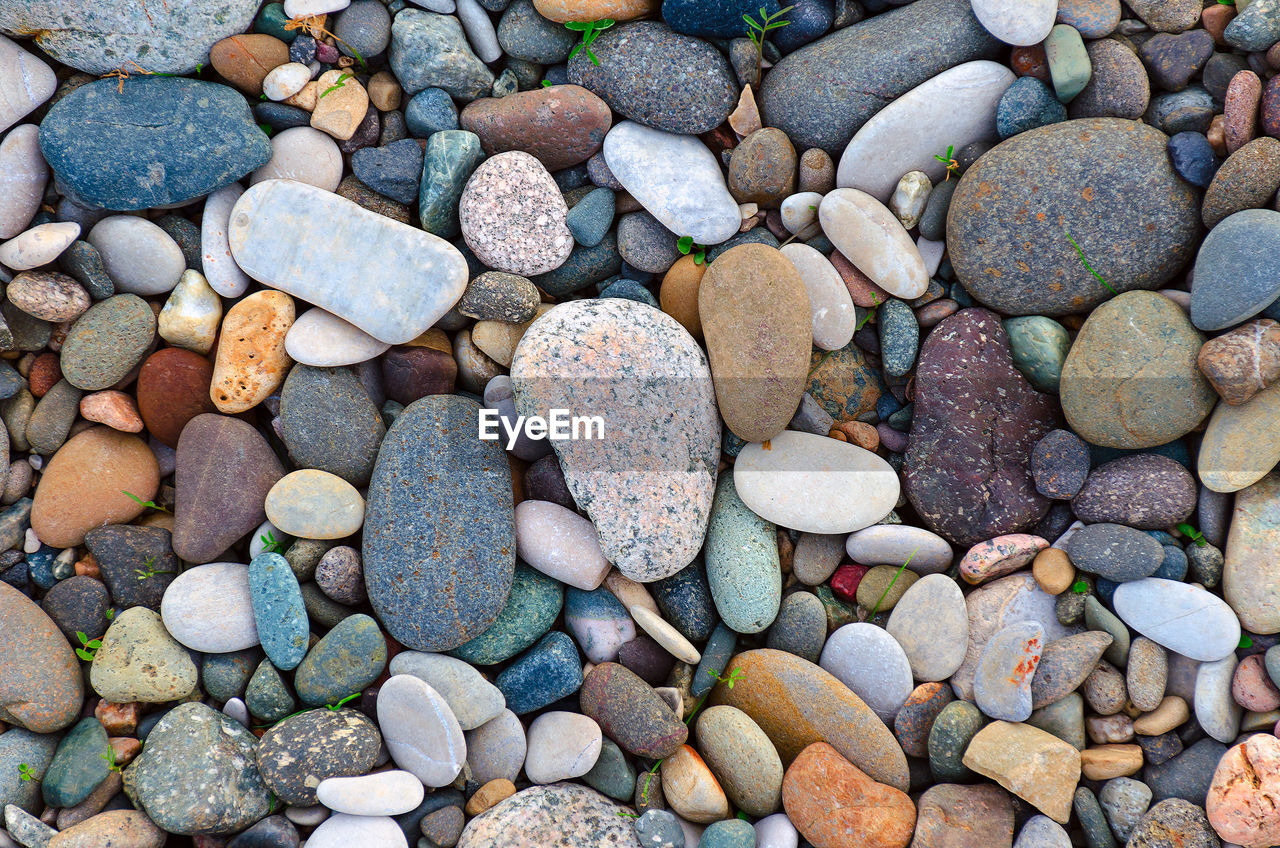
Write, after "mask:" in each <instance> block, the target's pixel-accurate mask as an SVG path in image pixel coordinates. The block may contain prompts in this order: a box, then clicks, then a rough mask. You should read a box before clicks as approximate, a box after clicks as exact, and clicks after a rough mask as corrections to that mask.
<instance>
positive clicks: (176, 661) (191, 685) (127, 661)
mask: <svg viewBox="0 0 1280 848" xmlns="http://www.w3.org/2000/svg"><path fill="white" fill-rule="evenodd" d="M95 654H96V656H95V657H94V661H93V664H92V666H90V669H89V683H90V685H91V686H92V687H93V690H94V691H95V692H97V693H98V694H99V695H101V696H102V697H103V698H105V699H106V700H108V701H111V702H112V703H117V704H127V703H134V702H140V703H145V704H162V703H166V702H169V701H179V700H182V699H183V698H185V697H187V696H188V695H190V694H191V692H192V691H193V690H194V689H195V688H196V667H195V664H194V663H193V662H192V661H191V657H190V656H189V655H188V653H187V651H186V649H185V648H184V647H183V646H182V645H181V644H179V643H178V642H177V641H176V640H175V639H174V638H173V637H172V636H171V635H170V634H169V632H168V630H166V629H165V627H164V624H163V622H162V621H161V618H160V616H159V615H157V614H156V613H154V612H152V611H151V610H149V609H147V608H145V607H131V608H129V609H126V610H124V611H123V612H121V613H119V614H118V615H117V616H116V617H115V618H114V619H113V620H112V622H111V626H110V627H109V628H108V629H107V632H106V634H105V635H103V636H102V646H101V647H100V648H99V649H98V650H97V651H96V652H95Z"/></svg>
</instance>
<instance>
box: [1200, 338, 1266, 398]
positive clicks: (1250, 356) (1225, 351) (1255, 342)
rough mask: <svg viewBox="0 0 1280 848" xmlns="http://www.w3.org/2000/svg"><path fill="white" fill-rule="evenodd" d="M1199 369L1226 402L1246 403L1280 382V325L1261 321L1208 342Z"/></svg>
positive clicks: (1201, 353) (1202, 351)
mask: <svg viewBox="0 0 1280 848" xmlns="http://www.w3.org/2000/svg"><path fill="white" fill-rule="evenodd" d="M1196 365H1198V366H1199V367H1200V371H1201V373H1203V374H1204V375H1205V376H1206V377H1208V378H1209V382H1210V383H1211V384H1212V385H1213V388H1214V390H1215V391H1217V393H1218V394H1219V395H1221V396H1222V399H1223V400H1224V401H1226V402H1227V403H1229V404H1231V405H1232V406H1238V405H1239V404H1242V403H1245V402H1246V401H1248V400H1249V398H1251V397H1253V396H1254V395H1256V394H1257V393H1258V392H1260V391H1262V390H1263V389H1265V388H1266V387H1267V386H1269V385H1271V384H1272V383H1273V382H1275V380H1276V379H1277V378H1280V324H1277V323H1276V322H1275V321H1272V320H1271V319H1270V318H1259V319H1258V320H1256V321H1250V322H1249V323H1248V324H1242V325H1240V326H1239V327H1236V328H1235V329H1234V330H1231V331H1230V332H1227V333H1223V334H1222V335H1220V336H1217V337H1215V338H1212V339H1209V341H1207V342H1205V343H1204V346H1203V347H1202V348H1200V354H1199V355H1198V356H1197V357H1196Z"/></svg>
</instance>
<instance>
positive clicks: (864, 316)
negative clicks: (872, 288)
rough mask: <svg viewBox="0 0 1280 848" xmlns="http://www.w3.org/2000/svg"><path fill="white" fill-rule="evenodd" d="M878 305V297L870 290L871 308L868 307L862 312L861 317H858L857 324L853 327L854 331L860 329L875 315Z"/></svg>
mask: <svg viewBox="0 0 1280 848" xmlns="http://www.w3.org/2000/svg"><path fill="white" fill-rule="evenodd" d="M879 305H880V298H878V297H876V293H875V292H872V293H871V308H870V309H868V310H867V311H866V312H864V313H862V317H861V318H859V319H858V326H856V327H854V328H853V329H854V332H857V331H858V330H861V329H862V328H863V327H865V326H867V322H868V321H870V320H871V319H872V318H874V317H875V314H876V307H877V306H879Z"/></svg>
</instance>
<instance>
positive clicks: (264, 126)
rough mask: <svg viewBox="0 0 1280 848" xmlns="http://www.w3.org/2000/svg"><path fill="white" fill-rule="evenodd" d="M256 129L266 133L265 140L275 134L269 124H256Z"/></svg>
mask: <svg viewBox="0 0 1280 848" xmlns="http://www.w3.org/2000/svg"><path fill="white" fill-rule="evenodd" d="M258 129H260V130H262V131H263V132H264V133H266V134H267V138H270V137H271V134H272V133H273V132H275V130H274V129H273V128H272V127H271V125H270V124H258Z"/></svg>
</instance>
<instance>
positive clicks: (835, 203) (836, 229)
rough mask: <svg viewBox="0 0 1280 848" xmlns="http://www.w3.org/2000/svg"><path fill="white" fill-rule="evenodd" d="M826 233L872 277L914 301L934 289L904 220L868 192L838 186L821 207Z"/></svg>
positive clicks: (888, 288) (845, 255)
mask: <svg viewBox="0 0 1280 848" xmlns="http://www.w3.org/2000/svg"><path fill="white" fill-rule="evenodd" d="M818 220H819V221H821V222H822V232H823V233H825V234H826V236H827V238H828V239H830V240H831V243H832V244H834V245H835V246H836V249H837V250H839V251H840V252H841V253H842V254H844V257H845V258H846V259H848V260H849V261H850V262H852V263H853V264H854V265H855V266H857V268H858V270H859V271H861V272H862V273H864V274H866V275H867V277H868V278H870V280H871V282H873V283H875V284H876V285H878V286H880V288H882V289H884V290H885V291H887V292H888V293H889V294H891V295H893V296H894V297H900V298H902V299H903V300H912V299H914V298H917V297H919V296H920V295H922V294H924V293H925V292H926V291H927V290H928V288H929V275H928V274H926V273H925V268H924V259H923V258H922V257H921V256H920V251H919V250H917V249H916V244H915V242H913V241H912V240H911V236H910V235H908V234H907V231H906V230H905V229H903V228H902V224H900V223H899V222H898V219H897V218H895V217H894V216H893V213H892V212H890V211H889V210H888V209H886V208H885V207H884V204H882V203H881V202H880V201H878V200H876V199H875V198H874V197H872V196H871V195H869V194H867V193H866V192H864V191H858V190H857V189H853V188H838V189H835V190H834V191H832V192H830V193H829V194H827V195H826V196H825V197H823V198H822V205H821V206H819V207H818Z"/></svg>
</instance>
